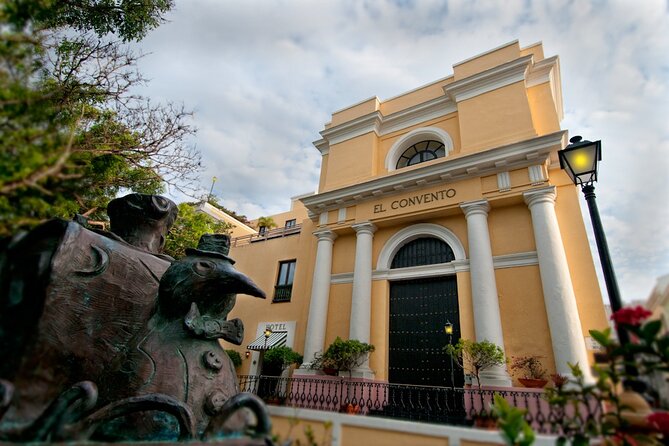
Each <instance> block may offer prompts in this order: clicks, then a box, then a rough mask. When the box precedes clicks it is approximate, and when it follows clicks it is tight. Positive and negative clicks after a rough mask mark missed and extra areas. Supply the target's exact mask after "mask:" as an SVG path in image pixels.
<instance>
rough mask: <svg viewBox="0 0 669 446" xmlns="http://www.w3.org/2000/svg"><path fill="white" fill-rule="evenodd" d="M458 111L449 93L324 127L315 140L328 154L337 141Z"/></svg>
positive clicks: (320, 148)
mask: <svg viewBox="0 0 669 446" xmlns="http://www.w3.org/2000/svg"><path fill="white" fill-rule="evenodd" d="M456 111H457V108H456V106H455V104H454V103H453V102H452V101H451V100H450V98H448V97H447V96H441V97H438V98H435V99H431V100H429V101H425V102H423V103H420V104H417V105H414V106H411V107H409V108H406V109H404V110H401V111H398V112H396V113H392V114H390V115H388V116H383V115H382V114H381V112H379V111H375V112H372V113H369V114H366V115H364V116H360V117H358V118H356V119H353V120H352V121H349V122H345V123H343V124H340V125H337V126H335V127H331V128H328V129H325V130H322V131H321V132H320V134H321V136H322V137H323V138H322V139H319V140H318V141H314V142H313V144H314V146H316V148H317V149H318V151H319V152H321V155H326V154H327V153H329V151H330V146H331V145H333V144H339V143H341V142H344V141H347V140H349V139H352V138H355V137H357V136H361V135H364V134H366V133H370V132H374V133H376V135H377V136H383V135H387V134H389V133H393V132H396V131H398V130H402V129H405V128H408V127H412V126H415V125H417V124H421V123H423V122H426V121H430V120H432V119H436V118H439V117H441V116H446V115H448V114H451V113H454V112H456Z"/></svg>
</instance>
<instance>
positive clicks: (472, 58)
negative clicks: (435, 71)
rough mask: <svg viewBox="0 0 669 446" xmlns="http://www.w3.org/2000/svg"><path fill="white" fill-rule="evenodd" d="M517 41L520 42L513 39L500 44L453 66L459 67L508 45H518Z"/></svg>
mask: <svg viewBox="0 0 669 446" xmlns="http://www.w3.org/2000/svg"><path fill="white" fill-rule="evenodd" d="M517 43H518V39H515V40H512V41H511V42H508V43H504V44H502V45H500V46H498V47H495V48H493V49H491V50H488V51H486V52H483V53H480V54H477V55H476V56H472V57H468V58H467V59H465V60H461V61H460V62H458V63H455V64H453V67H457V66H458V65H462V64H465V63H467V62H471V61H472V60H475V59H478V58H479V57H483V56H485V55H487V54H491V53H494V52H495V51H498V50H501V49H502V48H506V47H507V46H511V45H516V44H517Z"/></svg>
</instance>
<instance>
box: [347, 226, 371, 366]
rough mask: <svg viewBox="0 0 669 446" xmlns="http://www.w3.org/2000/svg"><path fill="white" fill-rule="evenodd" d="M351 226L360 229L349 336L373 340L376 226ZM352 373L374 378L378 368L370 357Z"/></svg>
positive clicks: (366, 340)
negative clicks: (371, 334) (371, 362)
mask: <svg viewBox="0 0 669 446" xmlns="http://www.w3.org/2000/svg"><path fill="white" fill-rule="evenodd" d="M351 227H352V228H353V229H354V230H355V232H356V242H355V266H354V270H353V292H352V298H351V318H350V320H351V325H350V329H349V339H356V340H358V341H360V342H366V343H369V337H370V327H371V317H372V241H373V239H374V232H375V231H376V226H374V225H373V224H372V223H370V222H365V223H358V224H355V225H353V226H351ZM352 373H353V374H354V375H355V376H357V377H362V378H370V379H372V378H374V372H372V370H370V368H369V359H368V360H367V361H365V363H364V364H362V365H361V366H360V367H358V368H356V369H355V370H353V371H352Z"/></svg>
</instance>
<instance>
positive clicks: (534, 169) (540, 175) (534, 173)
mask: <svg viewBox="0 0 669 446" xmlns="http://www.w3.org/2000/svg"><path fill="white" fill-rule="evenodd" d="M527 171H528V174H529V176H530V183H532V185H537V184H542V183H545V182H546V181H547V180H548V178H546V175H545V174H544V168H543V165H542V164H535V165H534V166H530V167H528V168H527Z"/></svg>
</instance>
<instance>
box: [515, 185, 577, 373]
mask: <svg viewBox="0 0 669 446" xmlns="http://www.w3.org/2000/svg"><path fill="white" fill-rule="evenodd" d="M523 195H524V198H525V202H526V203H527V205H528V207H529V208H530V213H531V214H532V227H533V228H534V240H535V243H536V245H537V257H538V258H539V271H540V273H541V284H542V288H543V292H544V302H545V305H546V314H547V315H548V327H549V329H550V332H551V340H552V343H553V355H554V357H555V366H556V369H557V372H558V373H560V374H563V375H569V376H571V375H572V373H571V370H570V369H569V366H568V365H567V363H572V364H575V363H578V364H580V365H581V369H582V370H583V373H585V375H586V377H589V376H590V367H589V364H588V356H587V352H586V350H585V341H584V339H583V329H582V328H581V320H580V319H579V316H578V308H577V306H576V296H575V295H574V287H573V285H572V282H571V275H570V274H569V265H568V264H567V256H566V255H565V252H564V246H563V244H562V235H561V234H560V227H559V226H558V221H557V216H556V214H555V198H556V196H557V193H556V189H555V186H551V187H545V188H541V189H535V190H532V191H529V192H525V193H524V194H523Z"/></svg>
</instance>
